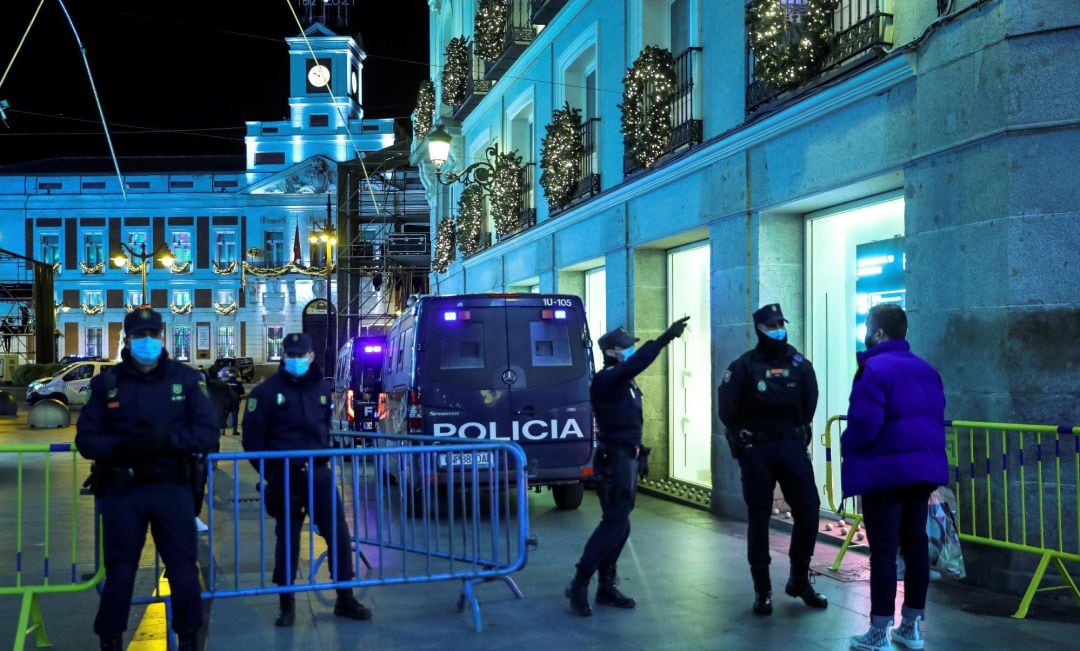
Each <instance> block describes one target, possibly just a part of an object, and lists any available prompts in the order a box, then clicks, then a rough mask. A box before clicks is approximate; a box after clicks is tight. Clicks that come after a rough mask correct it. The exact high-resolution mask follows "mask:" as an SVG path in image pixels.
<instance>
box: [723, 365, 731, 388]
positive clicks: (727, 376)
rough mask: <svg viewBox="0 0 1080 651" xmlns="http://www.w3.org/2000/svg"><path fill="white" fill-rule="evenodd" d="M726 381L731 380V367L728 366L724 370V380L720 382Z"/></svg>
mask: <svg viewBox="0 0 1080 651" xmlns="http://www.w3.org/2000/svg"><path fill="white" fill-rule="evenodd" d="M728 382H731V369H730V368H729V369H728V370H726V371H724V381H723V382H722V384H727V383H728Z"/></svg>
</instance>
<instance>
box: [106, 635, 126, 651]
mask: <svg viewBox="0 0 1080 651" xmlns="http://www.w3.org/2000/svg"><path fill="white" fill-rule="evenodd" d="M101 651H124V638H123V636H121V635H102V636H101Z"/></svg>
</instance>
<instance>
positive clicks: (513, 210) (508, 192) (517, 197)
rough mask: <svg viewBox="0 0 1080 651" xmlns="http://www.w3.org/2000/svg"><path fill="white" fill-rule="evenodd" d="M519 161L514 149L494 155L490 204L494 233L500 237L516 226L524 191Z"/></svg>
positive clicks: (515, 228) (520, 161) (510, 231)
mask: <svg viewBox="0 0 1080 651" xmlns="http://www.w3.org/2000/svg"><path fill="white" fill-rule="evenodd" d="M521 163H522V160H521V156H520V155H519V154H518V153H517V152H516V151H508V152H502V153H500V154H499V155H498V156H496V157H495V174H494V178H493V179H492V181H491V198H490V206H491V218H492V221H494V222H495V234H496V235H498V236H500V237H502V236H503V235H506V234H507V233H512V232H513V231H515V230H517V228H518V220H519V217H520V214H521V195H522V194H523V193H524V191H525V182H524V178H523V176H522V174H521V169H522V165H521Z"/></svg>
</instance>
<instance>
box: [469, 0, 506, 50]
mask: <svg viewBox="0 0 1080 651" xmlns="http://www.w3.org/2000/svg"><path fill="white" fill-rule="evenodd" d="M509 22H510V2H509V1H508V0H480V2H479V3H477V6H476V18H475V20H474V22H473V38H474V39H475V43H476V53H477V54H478V55H480V57H481V58H483V59H485V60H487V61H494V60H496V59H498V58H499V55H500V54H502V50H503V42H504V40H505V35H506V25H507V23H509Z"/></svg>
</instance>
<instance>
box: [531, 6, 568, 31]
mask: <svg viewBox="0 0 1080 651" xmlns="http://www.w3.org/2000/svg"><path fill="white" fill-rule="evenodd" d="M566 2H567V0H532V22H533V25H547V24H548V23H550V22H551V19H552V18H554V17H555V14H557V13H559V10H560V9H562V8H563V5H565V4H566Z"/></svg>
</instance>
